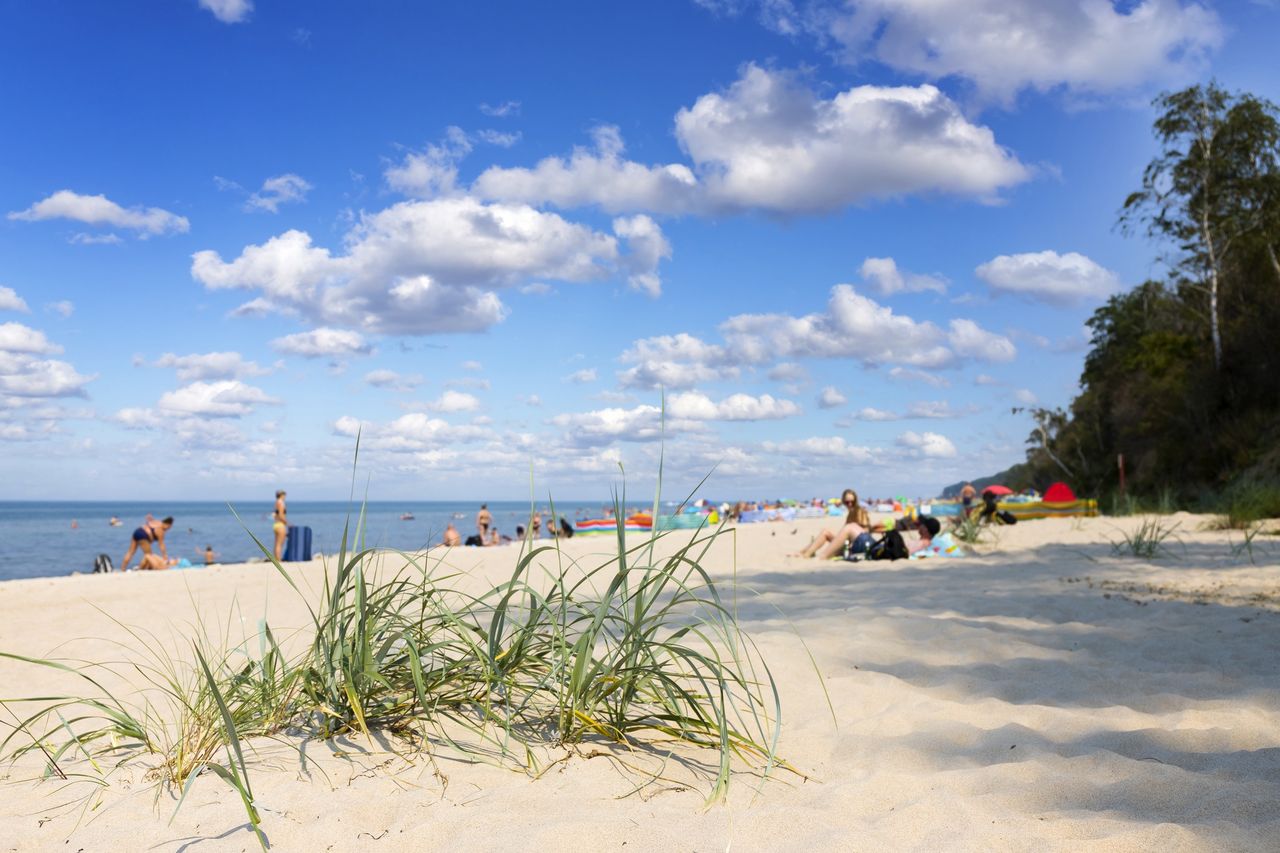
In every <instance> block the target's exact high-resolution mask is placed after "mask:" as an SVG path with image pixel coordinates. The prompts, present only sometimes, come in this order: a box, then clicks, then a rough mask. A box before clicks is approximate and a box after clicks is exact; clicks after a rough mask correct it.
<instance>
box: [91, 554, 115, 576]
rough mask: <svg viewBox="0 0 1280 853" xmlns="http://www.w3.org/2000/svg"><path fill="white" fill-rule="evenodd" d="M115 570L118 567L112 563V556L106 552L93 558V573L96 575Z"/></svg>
mask: <svg viewBox="0 0 1280 853" xmlns="http://www.w3.org/2000/svg"><path fill="white" fill-rule="evenodd" d="M115 570H116V567H115V566H114V565H112V564H111V558H110V557H108V556H107V555H106V554H99V555H98V556H96V557H94V558H93V573H94V574H95V575H96V574H106V573H107V572H114V571H115Z"/></svg>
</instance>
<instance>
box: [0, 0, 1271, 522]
mask: <svg viewBox="0 0 1280 853" xmlns="http://www.w3.org/2000/svg"><path fill="white" fill-rule="evenodd" d="M1278 14H1280V11H1278V10H1277V9H1276V8H1275V7H1274V5H1272V4H1268V3H1244V2H1241V3H1231V4H1227V3H1218V4H1210V3H1191V2H1180V0H1144V2H1126V3H1117V4H1115V5H1111V4H1108V3H1106V2H1099V0H1054V2H1021V3H1017V2H1003V0H948V2H936V0H929V2H926V0H852V2H848V3H826V2H811V3H803V2H798V0H760V2H751V0H704V2H663V3H648V4H634V5H623V4H600V3H586V2H581V3H560V4H555V5H554V6H537V5H529V4H524V5H518V4H486V3H472V4H420V3H410V2H377V3H362V4H356V3H342V2H336V0H335V2H325V3H311V2H282V0H281V1H279V2H278V1H277V0H253V2H249V0H131V2H122V3H116V4H106V3H79V2H60V1H59V0H48V2H44V3H40V4H30V3H23V2H18V0H0V16H2V18H3V21H4V25H3V27H0V80H3V83H0V114H2V115H3V117H4V127H5V131H4V132H3V133H2V134H0V211H2V212H3V214H4V215H3V216H2V217H0V449H2V450H3V452H2V453H0V499H10V500H20V499H57V498H103V499H108V498H119V499H124V498H130V499H152V498H154V499H165V498H170V499H177V498H191V499H200V498H209V499H215V498H245V497H251V496H257V495H260V494H263V493H267V494H269V493H270V492H271V491H272V490H273V489H274V488H276V487H277V485H279V486H281V487H285V488H288V489H289V491H290V493H291V495H293V496H294V497H296V498H298V499H306V498H330V497H337V496H341V495H344V494H345V493H346V490H347V486H348V483H349V478H350V467H351V456H352V452H353V449H354V443H355V440H354V436H355V435H356V433H357V432H360V433H361V434H362V435H363V443H362V457H361V472H362V475H363V476H365V477H367V478H368V479H369V481H370V484H371V485H370V495H371V497H375V498H412V497H418V498H433V499H444V498H459V499H468V500H470V499H483V498H486V497H488V498H492V499H499V498H517V497H521V496H526V495H528V493H529V482H530V475H531V472H532V475H533V478H534V481H535V483H536V489H537V491H538V492H539V493H540V494H546V493H547V492H553V493H555V494H557V495H561V496H564V497H566V498H568V497H572V498H578V497H581V498H596V497H598V496H601V495H604V494H605V493H606V492H607V491H608V489H609V487H610V486H611V485H612V484H613V483H615V482H616V481H617V479H618V471H619V468H618V465H619V463H621V464H622V465H623V466H624V468H625V469H626V471H627V477H628V484H629V487H630V488H632V489H635V490H645V491H647V490H648V489H649V488H650V484H651V482H652V478H653V475H654V473H655V471H656V468H657V458H658V453H659V451H660V450H664V451H665V454H666V468H665V471H666V477H665V480H666V485H667V490H668V492H669V493H670V494H673V495H674V494H675V493H677V492H679V491H681V490H682V489H687V488H690V487H692V486H693V485H694V484H695V483H696V482H697V481H698V480H700V479H701V478H702V476H704V475H705V474H707V473H708V472H710V471H712V470H713V469H714V473H713V474H712V479H711V485H710V486H708V487H707V488H706V489H704V491H706V492H708V493H711V494H715V495H721V496H744V497H746V496H777V495H788V496H808V495H812V494H824V495H825V494H833V493H835V492H837V491H838V490H839V489H841V488H843V487H845V486H846V485H851V486H853V487H854V488H857V489H858V490H859V491H860V492H862V493H863V494H868V495H871V494H890V493H891V494H913V495H914V494H931V493H934V492H936V491H937V490H938V489H939V488H940V487H941V486H943V485H944V484H946V483H949V482H953V481H956V480H958V479H962V478H965V477H971V476H978V475H982V474H985V473H990V472H992V471H995V470H998V469H1000V468H1003V467H1005V466H1007V465H1008V464H1011V463H1012V462H1015V461H1017V460H1018V459H1020V458H1021V456H1022V453H1023V440H1024V439H1025V437H1026V435H1027V433H1028V432H1029V428H1030V422H1029V419H1028V418H1027V416H1026V415H1025V414H1014V413H1012V412H1011V409H1012V408H1014V407H1018V406H1028V405H1044V406H1060V405H1065V404H1066V403H1067V402H1068V401H1069V400H1070V398H1071V396H1072V394H1073V393H1074V390H1075V388H1076V380H1077V377H1078V375H1079V372H1080V366H1081V361H1082V357H1083V353H1084V351H1085V340H1084V338H1083V336H1082V328H1083V323H1084V321H1085V320H1086V319H1087V318H1088V316H1089V314H1090V313H1091V312H1092V310H1093V309H1094V308H1096V307H1097V306H1098V305H1099V304H1100V303H1101V301H1102V300H1104V299H1105V298H1106V296H1107V295H1108V294H1109V293H1112V292H1115V291H1116V290H1117V289H1120V288H1125V287H1129V286H1132V285H1133V284H1136V283H1138V282H1140V281H1142V280H1143V279H1144V278H1146V277H1148V276H1153V275H1159V274H1160V267H1159V264H1158V261H1157V254H1158V249H1159V247H1156V246H1152V245H1149V244H1147V243H1145V242H1144V241H1143V240H1140V239H1134V238H1125V237H1123V236H1122V235H1120V234H1119V233H1118V232H1117V231H1116V230H1115V228H1114V222H1115V213H1116V210H1117V209H1118V207H1119V205H1120V203H1121V202H1122V200H1123V198H1124V196H1125V194H1126V193H1127V192H1129V191H1130V190H1132V189H1134V188H1136V187H1137V186H1138V184H1139V178H1140V173H1141V170H1142V167H1143V166H1144V165H1145V163H1146V162H1147V161H1148V160H1149V159H1150V157H1151V156H1152V153H1153V150H1154V149H1153V143H1152V140H1151V135H1150V123H1151V119H1152V113H1151V110H1150V108H1149V102H1150V98H1151V96H1152V95H1153V94H1154V93H1156V92H1158V91H1160V90H1162V89H1165V88H1170V87H1177V86H1181V85H1185V84H1187V83H1190V82H1195V81H1199V80H1205V79H1208V78H1209V77H1210V76H1216V77H1217V79H1218V80H1219V81H1220V82H1222V83H1223V84H1224V85H1226V86H1227V87H1229V88H1242V89H1248V90H1250V91H1253V92H1255V93H1257V94H1260V95H1263V96H1266V97H1270V98H1273V99H1280V92H1278V91H1277V88H1278V87H1277V82H1276V79H1275V77H1274V74H1268V73H1267V69H1268V68H1269V67H1271V66H1272V65H1273V63H1272V62H1271V53H1272V52H1273V47H1272V44H1273V42H1274V39H1275V36H1276V35H1277V34H1280V26H1278V25H1277V24H1278V19H1277V15H1278ZM664 390H665V394H666V432H665V441H664V442H660V441H659V440H658V439H659V438H660V437H661V430H660V428H659V427H660V423H661V417H660V411H659V407H660V405H661V400H662V394H663V391H664Z"/></svg>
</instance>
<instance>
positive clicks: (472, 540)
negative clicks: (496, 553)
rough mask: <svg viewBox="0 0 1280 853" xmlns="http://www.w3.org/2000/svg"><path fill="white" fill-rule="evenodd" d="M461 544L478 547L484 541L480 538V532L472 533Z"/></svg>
mask: <svg viewBox="0 0 1280 853" xmlns="http://www.w3.org/2000/svg"><path fill="white" fill-rule="evenodd" d="M462 544H464V545H466V546H467V547H468V548H479V547H480V546H481V545H483V544H484V541H483V540H482V539H481V538H480V534H478V533H472V534H471V535H470V536H468V537H467V541H466V542H464V543H462Z"/></svg>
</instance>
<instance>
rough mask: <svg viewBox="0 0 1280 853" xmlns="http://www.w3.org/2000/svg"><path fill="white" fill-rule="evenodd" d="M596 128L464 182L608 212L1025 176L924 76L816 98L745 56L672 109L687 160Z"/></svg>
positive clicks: (730, 208)
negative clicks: (570, 144) (636, 152)
mask: <svg viewBox="0 0 1280 853" xmlns="http://www.w3.org/2000/svg"><path fill="white" fill-rule="evenodd" d="M593 135H594V146H593V147H591V148H579V149H575V150H574V151H573V153H572V155H571V156H570V157H568V158H556V157H551V158H547V159H545V160H542V161H541V162H539V163H538V164H537V165H536V166H534V167H533V168H524V167H514V168H507V167H497V166H495V167H491V168H490V169H488V170H486V171H485V172H483V173H482V174H481V175H480V176H479V177H478V178H477V179H476V181H475V182H474V183H473V185H472V187H471V191H472V192H474V193H476V194H477V195H479V196H480V197H483V198H489V199H498V200H505V201H520V202H526V203H530V204H553V205H556V206H558V207H561V208H572V207H580V206H585V205H598V206H600V207H601V208H603V209H604V210H606V211H609V212H614V213H618V212H627V211H649V212H657V213H689V212H694V213H721V212H734V211H746V210H766V211H770V212H773V213H780V214H786V215H795V214H806V213H823V212H828V211H832V210H837V209H840V208H842V207H846V206H848V205H852V204H858V203H861V202H865V201H868V200H874V199H884V198H893V197H898V196H904V195H914V194H919V193H948V194H956V195H963V196H973V197H978V198H980V199H984V200H989V199H994V198H996V197H997V196H998V195H999V193H1000V191H1001V190H1004V189H1006V188H1008V187H1012V186H1014V185H1016V184H1019V183H1021V182H1023V181H1025V180H1027V179H1028V178H1029V177H1030V176H1031V172H1030V170H1029V169H1028V168H1027V167H1026V166H1024V165H1023V164H1022V163H1021V162H1019V161H1018V159H1017V157H1015V156H1014V155H1013V154H1011V153H1010V152H1009V151H1007V150H1006V149H1004V148H1003V147H1001V146H1000V145H999V144H998V143H997V142H996V140H995V136H994V134H993V133H992V132H991V130H990V129H989V128H986V127H983V126H981V125H977V124H974V123H972V122H971V121H969V120H968V119H967V118H966V117H965V116H964V114H963V113H962V112H961V110H960V108H959V107H958V106H957V105H956V104H955V103H954V102H952V101H951V100H950V99H949V98H947V97H946V95H944V94H943V93H942V92H941V91H939V90H938V89H937V88H935V87H933V86H929V85H925V86H918V87H912V86H901V87H883V86H858V87H854V88H852V89H849V90H847V91H844V92H839V93H837V94H836V95H834V96H833V97H831V98H823V97H821V96H820V95H818V94H817V93H815V92H814V91H813V90H812V89H811V88H809V87H808V86H807V85H805V84H804V83H803V82H802V81H801V80H800V78H799V76H798V75H796V74H793V73H789V72H786V71H774V70H769V69H765V68H761V67H760V66H758V65H754V64H749V65H747V66H745V67H744V68H743V70H742V73H741V76H740V78H739V79H738V80H737V81H736V82H734V83H733V84H732V85H731V86H730V87H729V88H728V89H727V90H725V91H723V92H714V93H710V94H706V95H703V96H702V97H700V98H698V99H697V101H696V102H695V103H694V104H693V105H692V106H691V107H688V108H685V109H681V110H680V111H679V112H678V113H677V115H676V118H675V135H676V139H677V140H678V141H679V143H680V146H681V148H682V149H683V150H684V151H685V153H686V154H687V155H688V156H689V159H690V160H691V161H692V165H691V166H690V165H686V164H683V163H670V164H665V165H644V164H641V163H636V162H633V161H631V160H627V159H626V158H625V157H624V156H623V151H624V146H623V142H622V138H621V134H620V133H619V132H618V129H617V128H616V127H612V126H603V127H599V128H596V130H595V131H594V134H593Z"/></svg>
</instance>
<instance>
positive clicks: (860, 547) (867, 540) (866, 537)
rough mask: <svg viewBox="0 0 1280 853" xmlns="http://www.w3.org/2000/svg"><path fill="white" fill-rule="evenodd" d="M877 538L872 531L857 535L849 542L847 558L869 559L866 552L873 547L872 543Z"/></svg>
mask: <svg viewBox="0 0 1280 853" xmlns="http://www.w3.org/2000/svg"><path fill="white" fill-rule="evenodd" d="M874 541H875V540H874V539H873V538H872V536H871V534H870V533H865V532H864V533H859V534H858V535H857V537H856V538H855V539H854V540H853V541H852V542H850V543H849V550H848V551H846V552H845V555H844V558H845V559H846V560H858V559H867V558H866V556H865V555H866V553H867V551H868V550H869V549H870V548H871V544H872V543H873V542H874Z"/></svg>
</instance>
